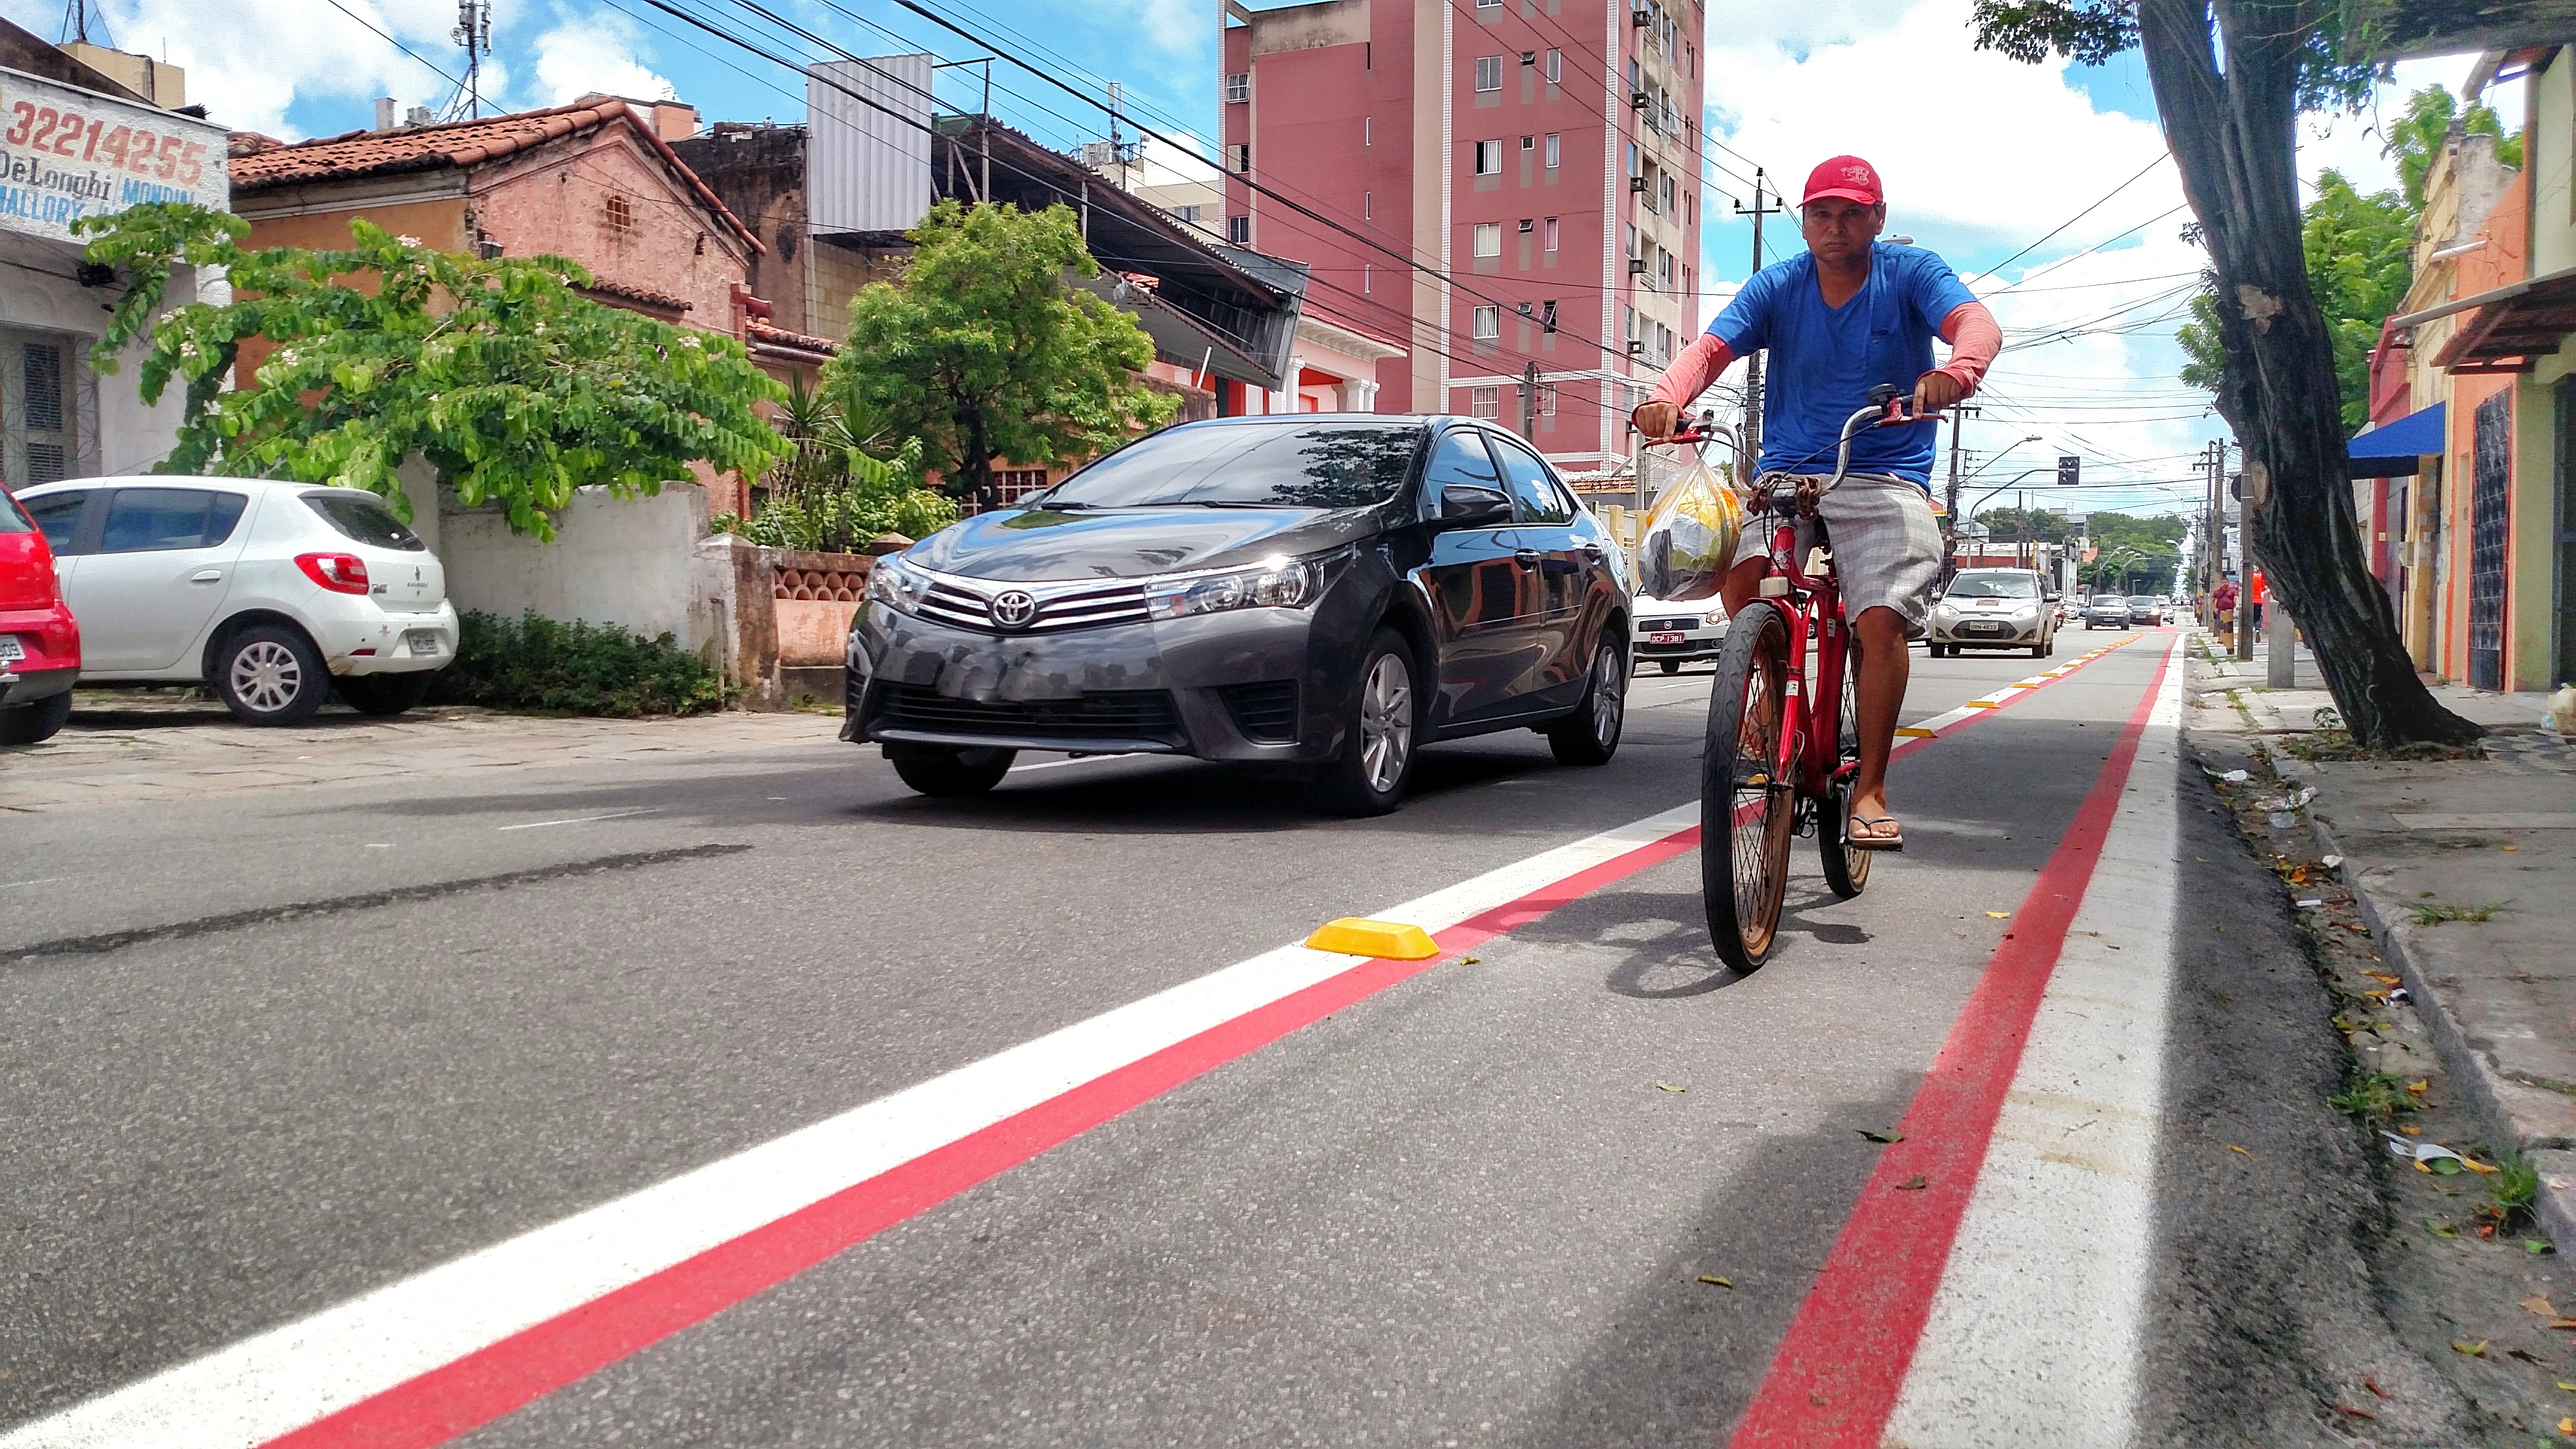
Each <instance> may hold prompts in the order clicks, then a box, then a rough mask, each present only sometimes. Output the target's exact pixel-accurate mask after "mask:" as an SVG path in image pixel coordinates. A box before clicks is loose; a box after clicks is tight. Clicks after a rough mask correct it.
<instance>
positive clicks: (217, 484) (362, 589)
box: [18, 476, 456, 724]
mask: <svg viewBox="0 0 2576 1449" xmlns="http://www.w3.org/2000/svg"><path fill="white" fill-rule="evenodd" d="M18 501H19V503H20V504H21V505H23V506H24V507H25V508H26V510H27V513H28V515H29V516H30V517H32V518H34V519H35V521H36V526H37V527H38V528H41V529H43V530H44V532H45V539H46V541H47V542H48V543H50V544H51V545H52V546H53V550H54V560H55V563H54V567H55V570H56V572H57V573H58V574H59V575H60V576H61V579H62V590H63V597H64V599H65V601H66V602H68V603H69V604H70V605H71V610H72V617H73V618H74V619H77V620H78V621H79V622H80V630H81V672H80V682H81V683H82V684H85V685H86V684H145V683H204V684H207V685H209V686H211V687H212V688H213V689H214V691H215V693H216V695H217V696H218V697H219V698H221V699H222V700H223V702H224V704H225V706H226V707H228V708H229V709H231V710H232V712H233V715H234V717H235V718H237V719H240V720H243V721H245V722H247V723H250V724H293V723H295V722H296V721H298V720H302V719H305V718H307V717H309V716H310V715H311V714H312V713H313V712H314V711H315V710H317V709H320V708H321V707H322V705H323V703H324V702H325V701H326V700H328V699H329V698H330V696H331V691H332V689H333V688H334V687H335V686H336V687H337V688H338V689H339V691H340V696H341V698H343V699H345V700H347V701H348V702H349V704H350V706H351V707H352V708H354V709H358V710H361V711H363V712H365V713H367V714H399V713H401V712H402V711H404V710H406V709H409V708H411V707H412V706H413V705H415V704H418V703H420V701H421V699H422V697H423V696H424V695H426V694H427V693H428V691H429V681H430V676H431V674H433V673H434V672H436V671H437V670H438V669H440V668H442V667H444V666H446V665H448V664H451V663H453V662H455V659H456V610H455V608H454V607H453V606H451V605H450V604H449V603H448V602H447V572H446V570H445V569H443V568H441V567H440V565H439V562H438V559H437V557H436V556H434V555H433V554H431V553H430V551H429V549H428V548H427V546H425V545H424V544H422V543H421V541H420V539H419V538H418V537H417V536H416V535H414V534H413V533H412V531H411V530H410V529H408V528H405V527H404V526H403V525H402V522H401V520H400V519H397V518H396V517H395V516H394V513H393V510H392V509H391V508H389V507H387V506H386V505H385V502H384V500H383V499H381V498H378V497H377V496H376V495H374V494H372V493H367V492H362V491H360V490H358V489H354V488H333V487H330V486H328V485H324V484H316V483H279V482H271V481H268V480H265V479H257V478H188V477H178V476H151V477H137V478H81V479H72V480H68V481H65V482H61V483H47V484H44V485H42V486H39V487H33V488H28V489H26V490H25V491H23V492H21V493H19V494H18Z"/></svg>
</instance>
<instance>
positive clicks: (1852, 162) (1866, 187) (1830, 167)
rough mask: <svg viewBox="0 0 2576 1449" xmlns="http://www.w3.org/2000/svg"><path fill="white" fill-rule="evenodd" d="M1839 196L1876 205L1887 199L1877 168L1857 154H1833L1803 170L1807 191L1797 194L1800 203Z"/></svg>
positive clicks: (1864, 204)
mask: <svg viewBox="0 0 2576 1449" xmlns="http://www.w3.org/2000/svg"><path fill="white" fill-rule="evenodd" d="M1828 196H1839V197H1843V198H1845V199H1846V200H1850V201H1857V202H1859V203H1860V204H1861V205H1863V206H1877V205H1880V204H1881V203H1883V202H1885V201H1886V200H1887V194H1886V193H1885V192H1884V191H1882V190H1880V189H1879V185H1878V168H1877V167H1875V166H1872V165H1870V164H1869V163H1868V162H1866V161H1863V160H1862V159H1860V158H1859V157H1858V156H1836V157H1834V158H1833V159H1832V160H1830V161H1827V162H1825V163H1824V164H1823V165H1821V166H1818V167H1817V168H1816V169H1815V170H1813V171H1810V172H1808V173H1807V194H1806V195H1805V196H1802V197H1800V198H1798V204H1799V205H1800V206H1804V205H1806V204H1807V203H1808V202H1810V201H1821V200H1823V199H1824V198H1826V197H1828Z"/></svg>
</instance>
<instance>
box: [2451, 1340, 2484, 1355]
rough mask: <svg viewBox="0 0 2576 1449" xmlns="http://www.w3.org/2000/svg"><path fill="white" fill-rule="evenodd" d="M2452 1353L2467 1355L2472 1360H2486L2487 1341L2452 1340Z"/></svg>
mask: <svg viewBox="0 0 2576 1449" xmlns="http://www.w3.org/2000/svg"><path fill="white" fill-rule="evenodd" d="M2451 1352H2453V1353H2465V1354H2467V1355H2468V1356H2469V1357H2471V1358H2485V1357H2486V1356H2487V1341H2486V1340H2485V1339H2483V1338H2479V1339H2466V1338H2455V1339H2452V1340H2451Z"/></svg>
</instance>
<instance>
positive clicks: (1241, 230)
mask: <svg viewBox="0 0 2576 1449" xmlns="http://www.w3.org/2000/svg"><path fill="white" fill-rule="evenodd" d="M1225 239H1226V240H1227V241H1230V242H1232V243H1234V244H1235V245H1236V246H1239V247H1248V246H1250V245H1252V218H1251V217H1249V216H1229V217H1227V218H1226V219H1225Z"/></svg>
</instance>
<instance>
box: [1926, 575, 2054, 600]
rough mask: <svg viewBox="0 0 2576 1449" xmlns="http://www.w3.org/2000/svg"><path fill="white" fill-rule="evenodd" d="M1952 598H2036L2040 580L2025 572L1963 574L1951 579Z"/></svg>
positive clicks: (1946, 596)
mask: <svg viewBox="0 0 2576 1449" xmlns="http://www.w3.org/2000/svg"><path fill="white" fill-rule="evenodd" d="M1942 597H1944V598H1951V599H2036V598H2038V597H2039V580H2038V579H2036V578H2033V577H2032V576H2030V575H2029V574H2025V573H1991V574H1961V575H1959V576H1958V577H1957V578H1955V579H1952V580H1950V591H1949V592H1948V593H1947V594H1945V595H1943V596H1942Z"/></svg>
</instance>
